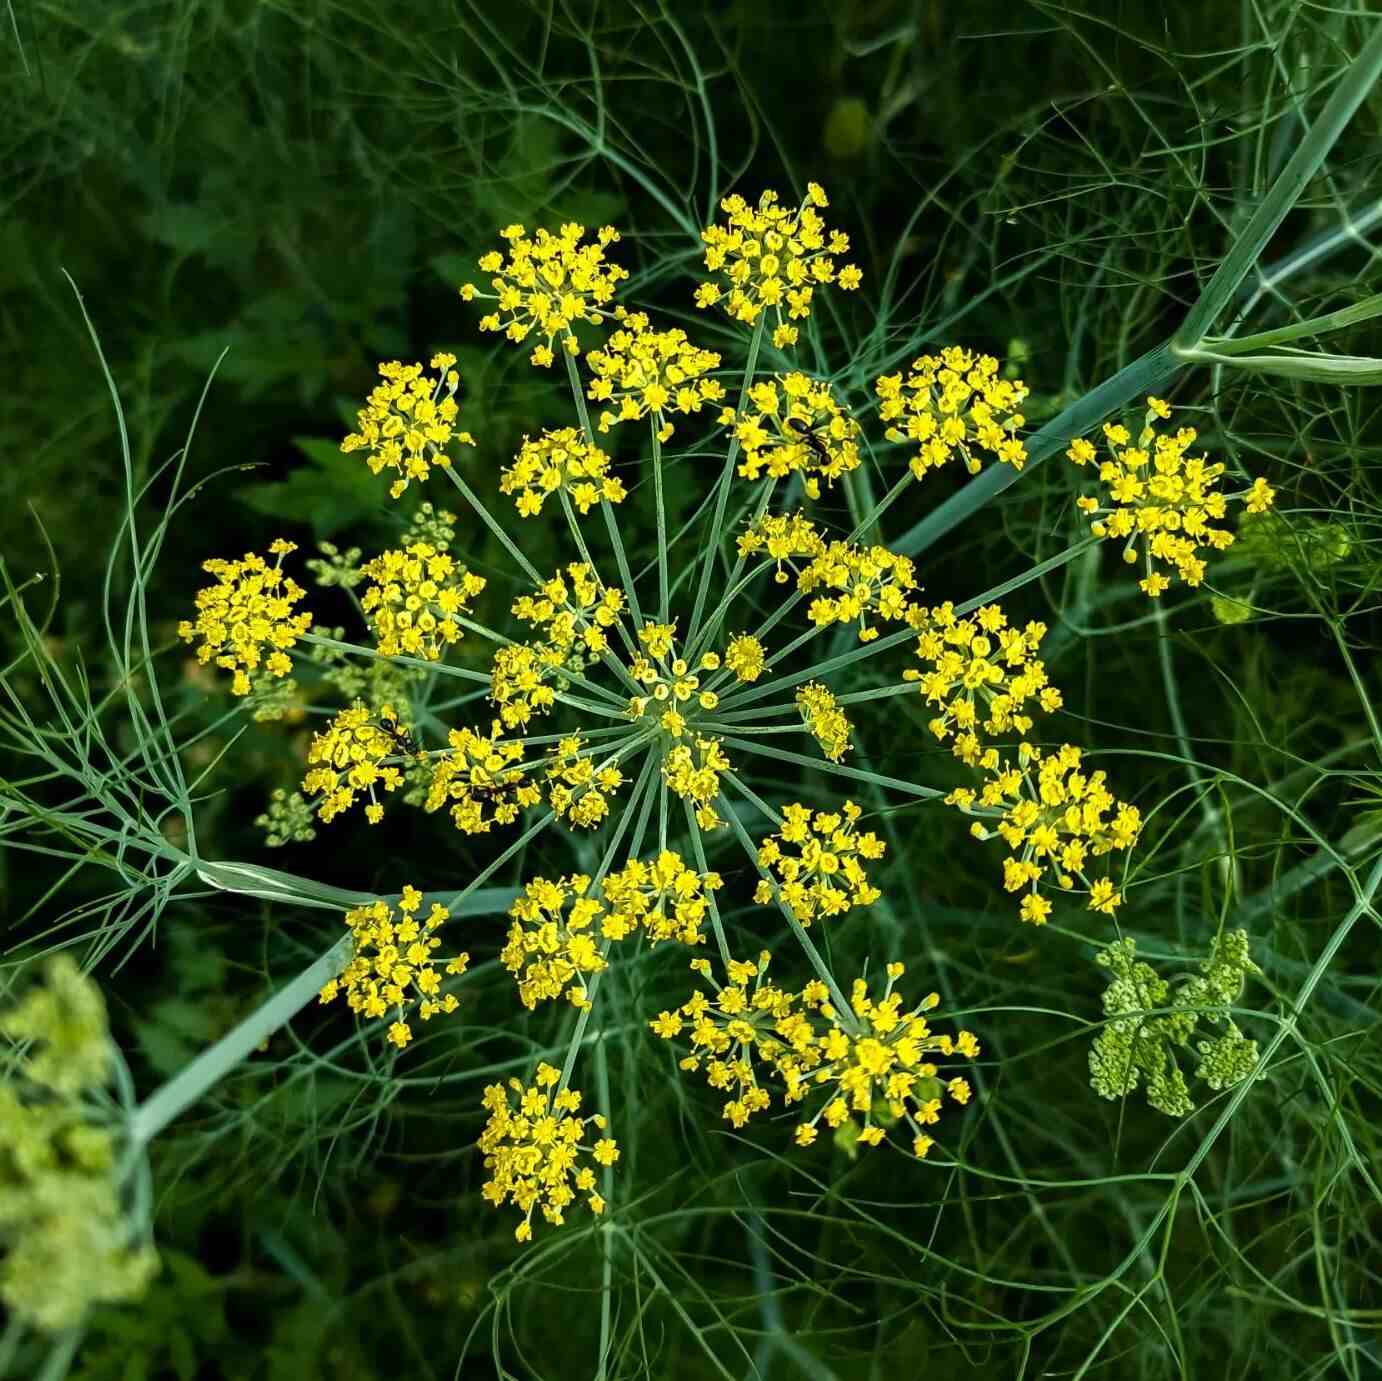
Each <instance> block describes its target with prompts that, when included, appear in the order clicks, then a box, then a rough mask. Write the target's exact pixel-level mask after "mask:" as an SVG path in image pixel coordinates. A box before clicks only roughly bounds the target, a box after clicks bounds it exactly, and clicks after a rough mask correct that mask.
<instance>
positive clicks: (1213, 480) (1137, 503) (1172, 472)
mask: <svg viewBox="0 0 1382 1381" xmlns="http://www.w3.org/2000/svg"><path fill="white" fill-rule="evenodd" d="M1170 415H1171V409H1170V407H1169V406H1168V405H1167V404H1166V403H1164V402H1163V401H1162V400H1161V399H1159V398H1148V399H1147V411H1146V415H1145V418H1144V422H1143V427H1142V431H1141V433H1140V434H1139V436H1138V438H1137V444H1136V445H1133V444H1131V443H1132V435H1131V433H1130V432H1129V430H1128V429H1127V427H1125V426H1123V425H1122V424H1121V423H1105V425H1104V429H1103V431H1104V441H1105V444H1106V446H1107V448H1108V455H1109V459H1107V460H1105V461H1103V462H1102V463H1101V464H1100V465H1099V484H1100V486H1101V491H1102V492H1101V494H1100V497H1098V498H1096V497H1094V496H1093V495H1081V496H1080V497H1079V498H1077V499H1076V504H1077V506H1078V507H1079V509H1080V511H1081V512H1082V513H1084V514H1085V516H1086V517H1088V518H1089V519H1090V531H1091V532H1092V533H1093V534H1094V536H1095V537H1099V538H1102V539H1104V540H1106V541H1121V542H1122V543H1123V559H1124V560H1125V561H1127V562H1128V563H1129V564H1130V565H1131V564H1134V563H1136V562H1137V560H1138V557H1139V554H1140V555H1141V559H1142V564H1143V568H1144V571H1145V574H1144V576H1143V578H1142V580H1141V581H1139V582H1138V584H1139V587H1140V588H1141V589H1142V591H1143V593H1145V594H1146V595H1148V596H1149V597H1150V598H1152V599H1159V598H1160V597H1161V596H1162V595H1163V594H1164V593H1165V592H1166V591H1167V590H1169V589H1170V588H1171V585H1172V584H1173V582H1174V580H1175V579H1176V578H1179V579H1181V580H1183V581H1184V582H1185V583H1186V584H1187V585H1189V586H1191V587H1192V588H1193V587H1195V586H1198V585H1200V584H1201V583H1202V582H1203V580H1204V577H1205V571H1206V564H1205V561H1204V558H1203V556H1202V555H1201V553H1202V552H1204V551H1224V550H1225V549H1226V548H1228V547H1229V546H1231V545H1232V544H1233V540H1234V536H1233V533H1232V532H1230V531H1229V530H1228V529H1227V528H1225V527H1215V526H1213V524H1214V523H1217V522H1221V521H1222V520H1223V519H1224V517H1225V515H1226V514H1227V512H1228V503H1229V500H1230V499H1241V500H1242V501H1243V505H1244V507H1245V508H1246V510H1247V511H1248V512H1249V513H1261V512H1264V511H1265V510H1266V509H1267V508H1269V507H1270V506H1271V505H1272V503H1273V501H1274V500H1275V498H1276V494H1275V491H1274V490H1273V489H1272V487H1271V486H1270V485H1269V484H1268V483H1267V481H1266V480H1265V479H1262V478H1260V477H1259V478H1258V479H1256V480H1254V482H1253V484H1252V486H1251V488H1249V489H1245V490H1243V491H1242V492H1241V493H1238V494H1233V495H1226V494H1224V493H1223V492H1222V491H1221V490H1220V489H1219V487H1218V486H1219V482H1220V480H1221V479H1222V477H1223V474H1224V466H1223V465H1222V464H1212V465H1211V464H1210V463H1209V460H1208V457H1207V456H1203V455H1201V456H1191V455H1190V454H1189V451H1190V448H1191V446H1193V445H1194V443H1195V440H1196V435H1197V433H1196V431H1195V429H1194V428H1193V427H1181V428H1179V429H1178V430H1177V431H1176V432H1175V434H1174V435H1167V434H1165V433H1162V432H1159V431H1158V430H1157V426H1156V424H1157V422H1159V421H1164V420H1165V419H1167V418H1169V417H1170ZM1066 456H1067V458H1068V459H1070V460H1071V461H1073V462H1074V463H1075V464H1076V465H1079V466H1081V467H1084V466H1085V465H1088V464H1089V463H1090V462H1091V461H1092V460H1094V458H1095V456H1096V451H1095V449H1094V446H1093V444H1092V443H1091V442H1090V441H1088V440H1087V439H1085V438H1080V439H1078V440H1076V441H1074V442H1072V443H1071V446H1070V449H1069V450H1068V451H1066Z"/></svg>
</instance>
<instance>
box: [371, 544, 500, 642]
mask: <svg viewBox="0 0 1382 1381" xmlns="http://www.w3.org/2000/svg"><path fill="white" fill-rule="evenodd" d="M361 570H362V571H363V572H364V574H365V575H366V576H367V577H368V578H369V580H370V584H369V585H368V586H367V587H366V589H365V593H364V595H363V596H362V598H361V600H360V607H361V608H362V609H363V610H364V611H365V614H366V616H367V617H368V618H369V620H370V623H371V624H372V625H373V627H374V631H375V636H376V637H377V639H378V648H379V651H380V652H381V653H382V654H383V655H384V656H386V657H397V656H406V657H418V658H421V659H423V660H425V661H429V662H435V661H439V660H440V658H441V655H442V652H443V651H444V650H445V649H446V648H447V647H449V646H451V645H452V644H453V643H457V642H459V641H460V640H461V636H462V629H461V624H460V619H461V618H462V617H464V616H465V615H467V614H469V613H470V601H471V600H472V599H474V598H475V596H476V595H478V594H479V593H480V592H481V591H482V590H483V589H484V588H485V585H486V583H487V582H486V581H485V578H484V577H483V576H479V575H473V574H472V573H471V572H470V571H468V570H467V569H466V568H465V567H464V566H462V565H461V564H460V563H459V562H457V561H456V560H455V559H454V558H453V557H451V556H449V555H448V554H447V553H446V552H444V551H438V550H437V548H436V547H434V546H432V545H431V544H430V543H428V542H414V543H412V544H411V545H410V546H408V547H406V548H404V549H403V550H401V551H398V550H390V551H385V552H381V553H380V554H379V555H378V556H376V557H375V558H374V560H373V561H369V562H367V563H366V564H365V565H364V566H363V567H361Z"/></svg>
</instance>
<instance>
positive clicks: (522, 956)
mask: <svg viewBox="0 0 1382 1381" xmlns="http://www.w3.org/2000/svg"><path fill="white" fill-rule="evenodd" d="M604 913H605V908H604V906H603V905H602V904H601V903H600V901H599V900H598V898H596V897H595V896H594V895H593V894H592V888H591V884H590V878H589V877H587V876H586V875H585V874H584V873H577V874H574V875H572V876H571V877H565V878H561V879H560V880H558V881H556V882H549V881H548V880H547V879H546V878H534V879H533V880H532V881H531V882H530V883H528V885H527V886H526V887H525V888H524V890H523V895H522V896H521V897H519V898H518V899H517V900H516V901H515V902H514V904H513V906H512V908H511V909H510V911H509V916H510V918H511V920H512V924H511V925H510V926H509V937H508V942H507V943H506V944H505V946H504V948H503V949H502V950H501V951H500V953H499V962H500V963H501V964H503V966H504V967H505V968H506V969H508V970H509V972H510V973H512V974H513V975H514V978H515V980H516V981H517V983H518V996H519V999H520V1000H521V1001H522V1003H523V1005H524V1006H525V1007H527V1008H528V1009H529V1010H531V1009H532V1008H534V1007H536V1006H537V1004H538V1003H539V1002H547V1001H551V1000H552V999H553V998H558V997H561V996H562V995H563V994H564V995H565V996H566V998H567V999H568V1000H569V1001H570V1002H571V1003H572V1005H573V1006H576V1007H588V1006H589V1005H590V1001H589V998H588V997H587V996H586V989H585V983H584V981H583V980H582V978H581V975H583V974H593V973H599V972H600V971H601V970H602V969H604V968H605V967H606V961H605V957H604V955H603V954H602V953H601V951H600V946H599V934H600V932H599V930H598V929H597V923H598V922H599V921H600V919H601V918H602V917H603V916H604Z"/></svg>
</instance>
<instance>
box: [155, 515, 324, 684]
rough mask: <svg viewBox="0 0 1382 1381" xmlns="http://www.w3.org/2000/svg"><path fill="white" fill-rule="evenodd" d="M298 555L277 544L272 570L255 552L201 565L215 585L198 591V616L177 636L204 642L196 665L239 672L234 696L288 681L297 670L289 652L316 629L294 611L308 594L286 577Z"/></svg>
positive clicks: (290, 545) (293, 548)
mask: <svg viewBox="0 0 1382 1381" xmlns="http://www.w3.org/2000/svg"><path fill="white" fill-rule="evenodd" d="M296 550H297V547H296V546H295V545H294V544H293V543H292V542H284V541H281V540H280V541H276V542H274V543H272V544H271V545H270V547H269V554H270V555H271V556H276V557H277V558H278V560H277V561H276V562H275V563H274V564H273V565H272V566H270V565H269V564H268V563H267V562H266V561H265V560H264V558H263V557H262V556H257V555H256V554H255V553H254V552H247V553H246V554H245V556H244V557H243V558H241V559H240V560H239V561H222V560H220V559H218V558H213V559H212V560H210V561H205V562H203V563H202V570H204V571H205V572H206V573H207V574H208V575H214V576H215V577H216V584H214V585H208V586H206V587H204V588H203V589H200V590H198V591H197V598H196V606H197V617H196V618H195V619H193V620H188V619H184V620H183V621H182V622H181V623H180V624H178V637H180V638H181V639H182V640H183V641H184V642H189V643H190V642H196V641H197V639H198V638H200V639H201V642H200V643H199V645H198V647H197V661H198V662H200V663H201V664H202V665H203V666H205V665H206V664H207V663H208V662H210V661H213V660H214V661H215V664H216V665H217V666H218V667H220V668H222V669H223V670H225V671H229V672H233V673H234V676H233V679H232V681H231V687H230V690H231V694H232V695H248V694H249V693H250V691H251V690H254V689H257V688H258V687H260V686H262V685H264V684H266V683H267V682H268V681H269V680H272V679H274V678H276V677H283V676H287V675H288V673H289V672H290V671H292V669H293V664H292V661H291V659H290V658H289V657H288V649H289V648H292V647H294V646H295V645H296V644H297V640H298V639H299V638H300V637H302V635H303V634H304V633H306V632H307V631H308V630H309V629H310V628H311V627H312V616H311V615H310V614H295V613H294V612H293V606H294V605H295V604H297V603H298V602H299V601H300V600H302V599H303V598H305V597H306V594H307V591H306V590H304V589H303V588H302V586H301V585H299V584H298V583H297V582H296V581H295V580H290V579H289V578H288V577H287V576H285V575H284V574H283V569H282V567H283V558H284V557H285V556H286V555H288V553H289V552H293V551H296Z"/></svg>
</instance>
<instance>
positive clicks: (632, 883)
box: [499, 849, 723, 1009]
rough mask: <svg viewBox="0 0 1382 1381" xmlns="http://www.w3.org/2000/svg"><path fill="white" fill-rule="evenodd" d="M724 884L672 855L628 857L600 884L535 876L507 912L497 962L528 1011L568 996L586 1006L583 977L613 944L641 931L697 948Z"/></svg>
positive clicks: (601, 965)
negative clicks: (506, 931) (507, 924)
mask: <svg viewBox="0 0 1382 1381" xmlns="http://www.w3.org/2000/svg"><path fill="white" fill-rule="evenodd" d="M722 885H723V882H722V879H721V877H720V875H719V874H718V873H697V872H695V871H694V870H692V869H690V868H688V867H687V866H686V864H685V863H684V862H683V861H682V858H681V855H680V854H677V853H674V852H673V851H672V850H670V849H664V850H663V851H662V852H661V853H660V854H659V855H658V856H657V857H656V858H655V859H653V860H652V861H650V862H642V861H640V860H638V859H631V860H630V861H629V862H628V864H627V865H625V867H623V868H622V869H620V870H619V871H617V872H614V873H611V874H610V875H609V876H608V877H606V878H605V880H604V882H603V884H601V885H599V886H597V885H596V884H595V883H593V882H592V881H591V879H590V877H589V876H588V875H586V874H584V873H576V874H573V875H572V876H570V877H564V878H561V879H559V880H557V881H556V882H551V881H548V880H547V879H546V878H534V879H533V880H532V881H531V882H530V883H528V885H527V887H526V888H525V889H524V893H523V895H522V896H521V897H519V898H518V899H517V900H516V901H515V902H514V904H513V907H512V908H511V909H510V911H509V917H510V920H511V922H512V924H511V925H510V927H509V934H508V942H507V943H506V944H505V946H504V948H503V950H502V952H501V953H500V955H499V960H500V963H502V964H503V965H504V967H505V968H506V969H508V970H509V972H510V973H512V974H513V975H514V977H515V979H516V980H517V982H518V995H519V998H520V999H521V1000H522V1002H523V1005H524V1006H525V1007H527V1008H529V1009H532V1008H534V1007H536V1006H537V1004H538V1003H539V1002H547V1001H550V1000H552V999H554V998H558V997H561V996H563V995H565V997H566V998H567V1000H568V1001H569V1002H571V1003H572V1005H573V1006H576V1007H581V1008H584V1007H589V1005H590V999H589V995H588V993H587V990H586V985H585V982H584V979H583V975H586V974H595V973H600V972H601V971H603V970H604V969H605V968H606V967H607V962H608V961H607V959H606V954H607V952H608V949H609V946H610V944H612V943H613V942H615V941H618V940H623V939H626V938H627V937H628V936H630V935H632V934H634V933H635V932H636V931H640V930H641V931H643V932H644V933H646V935H647V936H648V939H649V941H650V942H651V943H652V944H657V943H658V942H659V941H662V940H679V941H681V943H683V944H687V945H695V944H700V943H701V941H702V940H703V939H704V935H703V934H702V930H703V927H704V924H705V917H706V914H707V912H708V910H709V907H710V894H711V893H712V892H714V891H716V890H717V889H718V888H719V887H721V886H722ZM602 941H603V942H604V943H603V945H602V944H601V942H602Z"/></svg>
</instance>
